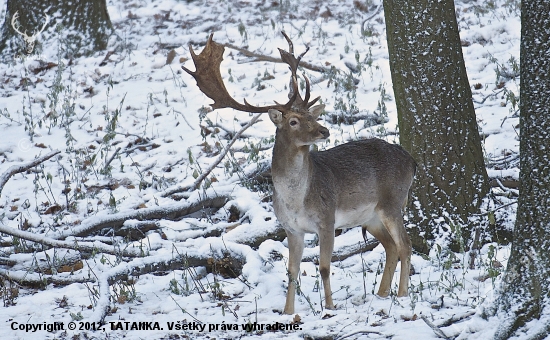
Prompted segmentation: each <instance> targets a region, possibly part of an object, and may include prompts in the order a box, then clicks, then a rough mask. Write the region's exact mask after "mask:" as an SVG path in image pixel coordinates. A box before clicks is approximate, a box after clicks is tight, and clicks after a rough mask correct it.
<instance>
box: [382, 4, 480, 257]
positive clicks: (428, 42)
mask: <svg viewBox="0 0 550 340" xmlns="http://www.w3.org/2000/svg"><path fill="white" fill-rule="evenodd" d="M384 11H385V18H386V31H387V40H388V50H389V56H390V68H391V75H392V82H393V89H394V93H395V102H396V105H397V112H398V119H399V133H400V140H401V144H402V145H403V147H404V148H405V149H406V150H407V151H409V152H410V154H411V155H412V156H413V158H414V159H415V160H416V161H417V163H418V165H419V166H418V171H417V174H416V178H415V181H414V183H413V187H412V190H411V196H412V197H411V200H410V202H411V205H412V208H411V209H408V211H409V223H410V224H411V228H410V235H411V240H412V242H413V247H414V248H415V249H416V250H417V251H420V252H423V253H427V252H429V250H430V245H429V244H428V243H427V242H426V241H427V240H433V239H434V238H435V237H437V236H441V235H440V234H438V233H439V232H440V231H444V232H448V231H449V229H454V230H451V231H454V232H455V234H456V235H462V240H461V237H457V238H456V239H455V240H451V241H452V243H451V246H452V249H453V250H459V248H460V247H461V245H463V243H461V242H462V241H463V240H466V239H468V238H469V236H470V234H471V232H472V230H471V229H472V227H471V226H469V225H468V218H469V216H471V215H472V214H473V213H476V212H477V211H478V208H479V206H480V204H481V201H482V199H483V198H484V197H485V196H486V194H487V193H488V191H489V185H488V177H487V171H486V169H485V164H484V159H483V153H482V149H481V138H480V136H479V132H478V127H477V122H476V116H475V111H474V106H473V102H472V93H471V89H470V86H469V83H468V77H467V75H466V68H465V66H464V58H463V56H462V48H461V45H460V36H459V32H458V25H457V21H456V16H455V8H454V3H453V1H452V0H442V1H431V0H412V1H411V0H384ZM455 227H456V228H455Z"/></svg>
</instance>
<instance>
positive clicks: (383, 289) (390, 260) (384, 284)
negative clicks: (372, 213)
mask: <svg viewBox="0 0 550 340" xmlns="http://www.w3.org/2000/svg"><path fill="white" fill-rule="evenodd" d="M363 229H367V230H368V231H369V233H371V234H372V236H374V237H376V239H377V240H378V241H380V243H382V246H383V247H384V250H385V251H386V264H385V265H384V273H383V274H382V281H380V288H379V289H378V295H379V296H381V297H387V296H388V295H390V290H391V282H392V279H393V274H394V273H395V268H396V267H397V261H398V258H399V255H398V253H397V247H396V246H395V242H393V238H392V236H391V235H390V234H389V233H388V231H387V230H386V228H385V227H384V225H383V224H382V223H381V222H380V221H378V223H373V224H369V225H368V226H363Z"/></svg>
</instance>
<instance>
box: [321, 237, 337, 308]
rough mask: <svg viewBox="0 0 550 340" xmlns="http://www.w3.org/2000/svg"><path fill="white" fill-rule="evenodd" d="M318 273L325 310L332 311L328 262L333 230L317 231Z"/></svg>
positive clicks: (330, 255) (332, 246) (332, 245)
mask: <svg viewBox="0 0 550 340" xmlns="http://www.w3.org/2000/svg"><path fill="white" fill-rule="evenodd" d="M319 248H320V253H319V272H320V273H321V279H322V280H323V289H324V291H325V308H326V309H334V303H333V302H332V290H331V289H330V262H331V259H332V250H333V249H334V229H332V228H325V229H321V230H320V231H319Z"/></svg>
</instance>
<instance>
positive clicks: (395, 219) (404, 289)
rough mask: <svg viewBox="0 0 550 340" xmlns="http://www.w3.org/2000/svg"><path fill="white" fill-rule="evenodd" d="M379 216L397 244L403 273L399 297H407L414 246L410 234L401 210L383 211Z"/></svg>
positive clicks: (400, 277)
mask: <svg viewBox="0 0 550 340" xmlns="http://www.w3.org/2000/svg"><path fill="white" fill-rule="evenodd" d="M379 215H380V219H381V220H382V223H383V224H384V227H386V230H387V232H388V233H389V235H391V238H392V239H393V242H394V243H395V246H396V248H397V254H398V255H399V260H401V273H400V276H399V290H398V291H397V296H407V295H408V290H409V274H410V270H411V254H412V246H411V239H410V238H409V234H407V230H406V229H405V226H404V225H403V216H402V213H401V210H399V209H398V210H397V211H389V212H388V211H381V212H380V213H379Z"/></svg>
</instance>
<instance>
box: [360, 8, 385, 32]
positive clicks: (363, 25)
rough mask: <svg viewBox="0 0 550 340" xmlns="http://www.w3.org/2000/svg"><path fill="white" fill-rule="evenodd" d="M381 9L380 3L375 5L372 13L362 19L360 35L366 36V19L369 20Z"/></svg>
mask: <svg viewBox="0 0 550 340" xmlns="http://www.w3.org/2000/svg"><path fill="white" fill-rule="evenodd" d="M381 9H382V3H380V4H378V7H376V10H375V11H374V13H373V14H372V15H371V16H370V17H368V18H366V19H365V20H363V22H362V23H361V35H362V36H366V35H367V33H366V31H365V24H366V23H367V21H370V20H371V19H372V18H374V17H375V16H377V15H378V13H380V10H381Z"/></svg>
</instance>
